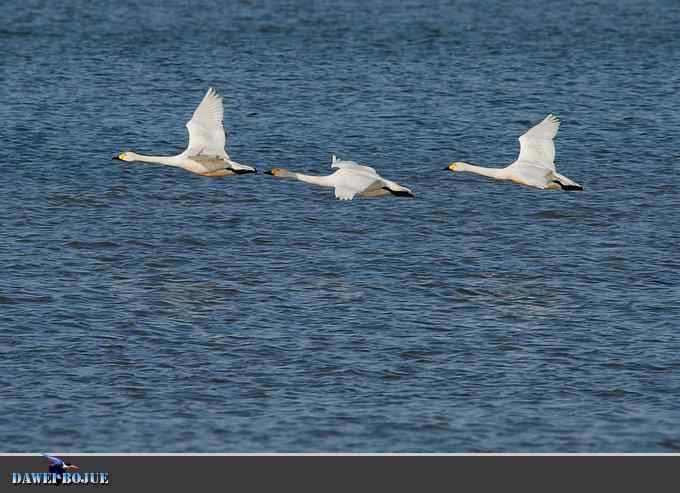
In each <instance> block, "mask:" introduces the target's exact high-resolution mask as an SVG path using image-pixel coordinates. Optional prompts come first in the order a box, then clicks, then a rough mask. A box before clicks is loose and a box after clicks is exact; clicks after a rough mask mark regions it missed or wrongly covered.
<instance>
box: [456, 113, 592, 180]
mask: <svg viewBox="0 0 680 493" xmlns="http://www.w3.org/2000/svg"><path fill="white" fill-rule="evenodd" d="M559 127H560V121H559V120H558V119H557V118H556V117H554V116H553V115H552V114H551V115H548V116H546V117H545V119H544V120H543V121H542V122H541V123H539V124H538V125H535V126H533V127H532V128H530V129H529V130H528V131H527V132H526V133H525V134H524V135H522V136H521V137H520V138H519V146H520V149H519V157H518V158H517V160H516V161H515V162H514V163H512V164H511V165H510V166H506V167H505V168H485V167H482V166H475V165H472V164H468V163H464V162H453V163H451V164H449V165H448V166H447V167H446V168H444V170H445V171H469V172H471V173H477V174H478V175H484V176H489V177H491V178H495V179H497V180H509V181H514V182H515V183H519V184H520V185H527V186H529V187H535V188H541V189H546V188H561V189H562V190H583V187H582V186H581V185H579V184H578V183H576V182H575V181H572V180H570V179H569V178H567V177H566V176H564V175H560V174H559V173H558V172H557V171H556V170H555V143H554V142H553V138H554V137H555V135H556V134H557V129H558V128H559Z"/></svg>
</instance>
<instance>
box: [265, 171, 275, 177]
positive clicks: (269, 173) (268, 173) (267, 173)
mask: <svg viewBox="0 0 680 493" xmlns="http://www.w3.org/2000/svg"><path fill="white" fill-rule="evenodd" d="M264 174H265V175H272V176H274V173H272V172H271V171H265V172H264Z"/></svg>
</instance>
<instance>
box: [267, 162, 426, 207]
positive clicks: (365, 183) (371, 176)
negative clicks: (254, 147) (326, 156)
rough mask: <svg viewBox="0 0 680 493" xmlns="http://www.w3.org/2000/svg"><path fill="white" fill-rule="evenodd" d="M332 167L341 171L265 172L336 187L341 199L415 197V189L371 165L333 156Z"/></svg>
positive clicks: (280, 170)
mask: <svg viewBox="0 0 680 493" xmlns="http://www.w3.org/2000/svg"><path fill="white" fill-rule="evenodd" d="M331 160H332V163H331V168H337V169H338V170H337V171H336V172H335V173H333V174H331V175H327V176H311V175H303V174H302V173H294V172H292V171H288V170H287V169H285V168H274V169H272V170H271V171H265V174H267V175H272V176H277V177H279V178H293V179H295V180H300V181H303V182H305V183H311V184H312V185H319V186H321V187H331V188H335V197H336V198H337V199H339V200H352V199H353V198H354V196H355V195H359V196H361V197H379V196H381V195H387V194H392V195H397V196H400V197H413V192H411V190H409V189H408V188H406V187H402V186H401V185H399V184H398V183H395V182H393V181H390V180H386V179H385V178H383V177H382V176H380V175H379V174H378V173H377V171H376V170H374V169H373V168H370V167H368V166H362V165H360V164H357V163H355V162H354V161H342V160H340V159H337V158H336V157H335V154H333V155H332V157H331Z"/></svg>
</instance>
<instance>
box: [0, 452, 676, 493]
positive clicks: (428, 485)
mask: <svg viewBox="0 0 680 493" xmlns="http://www.w3.org/2000/svg"><path fill="white" fill-rule="evenodd" d="M61 457H62V458H64V459H66V460H68V461H70V462H72V463H74V464H78V465H79V466H80V468H81V470H82V471H92V472H98V471H104V472H108V473H109V475H110V484H109V485H102V486H89V487H87V488H88V490H91V491H94V490H103V489H105V490H106V491H149V492H151V491H154V492H155V491H183V492H191V493H198V492H199V491H225V492H231V491H239V492H240V491H268V492H276V491H295V492H303V491H314V492H317V493H320V492H323V493H326V492H334V491H338V492H340V491H341V492H345V493H349V492H353V491H371V492H380V491H411V492H421V491H437V492H438V491H442V492H444V491H446V492H451V491H522V492H528V491H541V492H555V491H569V492H577V493H581V492H586V491H598V492H605V491H638V492H640V491H645V492H646V491H656V490H659V489H664V490H665V489H669V488H670V489H675V484H676V476H677V472H678V471H680V455H678V454H664V455H554V456H551V455H448V456H445V455H436V456H431V455H306V456H305V455H226V456H225V455H222V456H215V455H174V456H158V455H153V456H148V455H142V456H131V455H125V456H96V455H87V456H81V455H77V454H73V455H66V454H65V455H61ZM0 464H1V466H0V473H1V474H2V483H0V490H2V491H20V490H23V489H31V490H33V489H38V488H40V489H44V488H45V487H46V486H40V487H31V486H25V485H21V486H17V485H13V484H11V472H12V471H17V472H39V471H43V470H45V471H46V469H47V467H46V460H45V459H44V458H42V457H40V456H39V455H37V454H36V455H35V456H2V457H0ZM51 488H54V487H51ZM62 488H65V489H67V490H68V489H71V490H73V489H78V490H81V489H82V488H83V487H82V486H81V487H77V486H68V487H66V486H62Z"/></svg>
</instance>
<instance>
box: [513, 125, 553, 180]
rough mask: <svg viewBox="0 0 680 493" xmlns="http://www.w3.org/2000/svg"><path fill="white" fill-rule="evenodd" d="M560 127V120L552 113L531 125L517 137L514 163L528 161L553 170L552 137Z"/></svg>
mask: <svg viewBox="0 0 680 493" xmlns="http://www.w3.org/2000/svg"><path fill="white" fill-rule="evenodd" d="M559 128H560V121H559V120H558V119H557V118H556V117H555V116H553V115H552V114H550V115H548V116H546V117H545V119H544V120H543V121H542V122H541V123H539V124H538V125H535V126H533V127H531V128H530V129H529V130H528V131H527V132H526V133H525V134H524V135H522V136H521V137H520V138H519V145H520V149H519V157H518V158H517V161H515V164H519V163H528V164H531V165H533V166H540V167H543V168H546V169H551V170H553V171H554V170H555V143H554V142H553V139H554V138H555V135H556V134H557V130H558V129H559Z"/></svg>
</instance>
